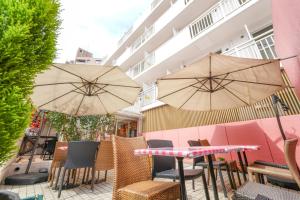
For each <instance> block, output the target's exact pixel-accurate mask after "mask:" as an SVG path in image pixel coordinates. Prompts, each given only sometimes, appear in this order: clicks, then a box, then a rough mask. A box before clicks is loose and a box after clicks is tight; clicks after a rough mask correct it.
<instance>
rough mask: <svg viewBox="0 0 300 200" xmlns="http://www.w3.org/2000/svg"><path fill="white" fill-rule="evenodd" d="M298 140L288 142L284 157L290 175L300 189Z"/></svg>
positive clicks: (285, 144)
mask: <svg viewBox="0 0 300 200" xmlns="http://www.w3.org/2000/svg"><path fill="white" fill-rule="evenodd" d="M297 142H298V138H294V139H290V140H286V141H285V143H284V157H285V161H286V163H287V165H288V167H289V170H290V173H291V174H292V176H293V178H294V180H295V181H296V183H297V184H298V187H299V188H300V171H299V167H298V165H297V161H296V146H297Z"/></svg>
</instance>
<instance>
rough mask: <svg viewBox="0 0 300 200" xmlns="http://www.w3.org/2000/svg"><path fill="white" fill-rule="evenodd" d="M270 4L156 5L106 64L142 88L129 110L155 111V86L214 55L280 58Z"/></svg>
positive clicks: (181, 1)
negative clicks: (116, 67)
mask: <svg viewBox="0 0 300 200" xmlns="http://www.w3.org/2000/svg"><path fill="white" fill-rule="evenodd" d="M271 14H272V12H271V0H153V1H152V3H151V5H150V7H149V9H148V10H147V11H146V12H145V13H144V15H143V16H142V17H141V18H139V19H138V20H137V21H136V22H135V23H134V24H133V26H132V28H130V29H129V30H128V31H127V33H126V34H124V36H123V37H122V38H121V39H120V41H119V44H118V48H117V49H115V51H114V52H112V54H111V55H109V56H108V57H107V58H106V60H104V61H103V64H104V65H117V66H120V67H121V69H123V70H124V71H126V72H127V74H128V75H129V76H130V77H132V78H133V79H134V80H135V81H137V82H139V83H140V84H141V85H143V92H142V93H141V96H140V99H139V101H138V102H137V103H136V105H135V106H133V107H131V108H128V109H127V111H131V112H139V111H145V110H148V109H153V108H155V107H157V106H159V105H162V102H159V101H157V100H156V97H157V89H156V86H155V81H156V80H157V79H158V78H160V77H162V76H164V75H166V74H169V73H173V72H175V71H176V70H179V69H180V68H183V67H184V66H186V65H189V64H192V63H193V62H195V61H197V60H199V59H200V58H202V57H203V56H205V55H207V54H208V53H209V52H217V53H221V54H226V55H234V56H240V57H248V58H275V57H276V53H275V49H274V35H273V29H272V15H271Z"/></svg>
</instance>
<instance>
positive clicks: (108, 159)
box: [95, 140, 114, 183]
mask: <svg viewBox="0 0 300 200" xmlns="http://www.w3.org/2000/svg"><path fill="white" fill-rule="evenodd" d="M113 168H114V159H113V148H112V141H105V140H103V141H101V142H100V146H99V150H98V153H97V158H96V163H95V172H96V171H98V178H97V180H96V183H99V182H102V181H106V177H107V170H111V169H113ZM100 171H105V175H104V179H102V180H99V176H100Z"/></svg>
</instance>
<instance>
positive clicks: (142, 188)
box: [117, 180, 180, 200]
mask: <svg viewBox="0 0 300 200" xmlns="http://www.w3.org/2000/svg"><path fill="white" fill-rule="evenodd" d="M117 196H118V198H117V199H122V200H127V199H128V200H135V199H138V200H143V199H147V200H148V199H149V200H150V199H151V200H152V199H165V200H175V199H179V198H180V186H179V184H178V183H173V182H164V181H152V180H149V181H141V182H137V183H133V184H131V185H127V186H126V187H123V188H121V189H119V190H118V191H117Z"/></svg>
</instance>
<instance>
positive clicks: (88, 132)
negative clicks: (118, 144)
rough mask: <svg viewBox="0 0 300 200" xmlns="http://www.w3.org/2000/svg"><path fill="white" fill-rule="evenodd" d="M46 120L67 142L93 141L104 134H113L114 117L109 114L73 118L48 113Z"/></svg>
mask: <svg viewBox="0 0 300 200" xmlns="http://www.w3.org/2000/svg"><path fill="white" fill-rule="evenodd" d="M47 120H48V121H49V122H50V123H51V125H52V127H53V128H55V129H56V131H57V132H58V133H59V134H61V135H62V136H63V137H64V139H65V140H67V141H73V140H95V139H96V138H97V137H98V136H99V135H100V136H103V135H104V133H113V132H114V129H115V117H114V116H113V115H110V114H107V115H95V116H79V117H74V116H70V115H66V114H63V113H58V112H48V113H47Z"/></svg>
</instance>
